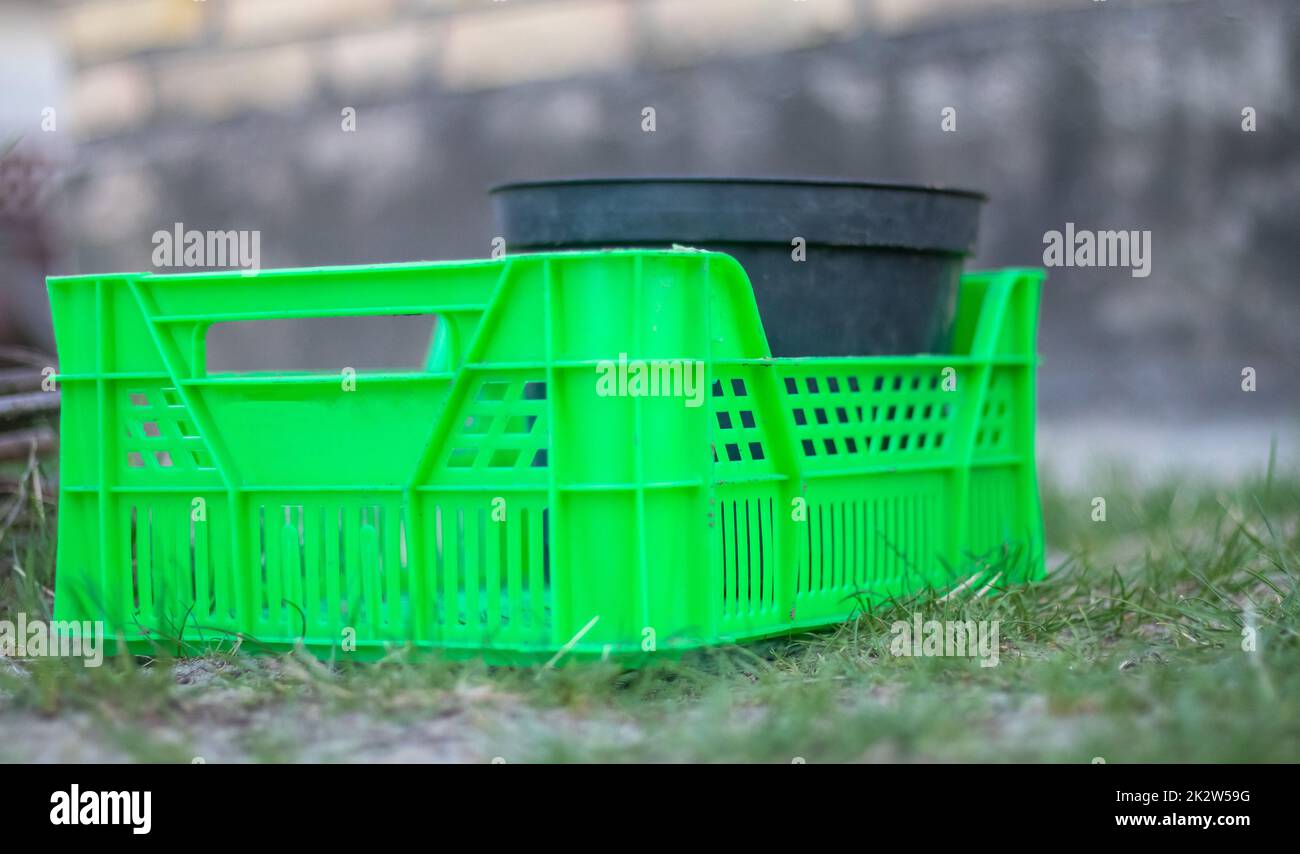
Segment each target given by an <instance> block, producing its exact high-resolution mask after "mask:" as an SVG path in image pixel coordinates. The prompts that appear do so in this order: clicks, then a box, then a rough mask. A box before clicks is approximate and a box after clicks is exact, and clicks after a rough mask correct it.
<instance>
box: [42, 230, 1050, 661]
mask: <svg viewBox="0 0 1300 854" xmlns="http://www.w3.org/2000/svg"><path fill="white" fill-rule="evenodd" d="M1041 281H1042V273H1041V271H1038V270H1028V269H1023V270H1022V269H1016V270H1002V271H997V272H992V273H977V274H971V275H967V276H966V277H965V278H964V279H963V281H962V284H961V289H960V296H959V305H958V313H957V321H956V328H955V334H954V343H953V348H952V353H951V354H949V355H927V356H915V357H874V358H834V359H817V358H801V359H773V358H771V357H770V355H769V350H768V347H767V343H766V339H765V337H764V333H763V327H762V323H761V321H760V319H759V315H758V310H757V307H756V304H755V301H754V296H753V291H752V289H751V287H750V284H749V281H748V279H747V278H746V276H745V273H744V271H743V270H742V268H741V267H740V266H739V264H737V263H736V262H735V261H734V260H733V259H732V258H730V257H729V256H726V255H721V254H716V253H708V252H696V251H614V252H576V253H563V254H551V255H523V256H517V257H508V258H505V259H502V260H496V261H475V262H456V263H417V264H395V265H381V266H365V267H338V268H315V269H301V270H267V271H262V272H260V273H259V274H257V275H255V276H249V275H243V274H241V273H239V272H237V271H236V272H219V273H196V274H175V275H158V274H149V273H145V274H120V275H105V276H76V277H60V278H52V279H50V280H49V290H50V299H51V303H52V307H53V315H54V324H55V332H56V335H57V339H58V345H59V354H60V362H61V370H62V373H61V374H60V376H59V383H60V386H61V389H62V392H63V415H62V431H61V432H62V450H61V461H60V465H61V472H60V481H61V489H60V497H59V518H60V525H59V542H58V576H57V582H56V596H55V612H56V618H57V619H59V620H103V621H105V623H106V626H107V629H108V631H109V633H110V636H114V635H115V636H117V637H120V638H123V639H125V640H126V641H127V643H128V645H129V647H130V649H132V650H134V651H137V652H145V651H149V650H152V649H157V648H158V645H161V646H162V648H166V649H172V650H175V649H178V648H183V649H193V648H195V647H198V646H205V645H207V646H227V647H228V646H230V645H231V644H233V643H236V642H238V643H239V644H240V646H241V648H243V649H245V650H263V649H269V650H281V649H285V648H288V647H292V646H294V645H298V644H302V645H303V646H305V647H306V648H308V649H310V650H311V651H313V652H315V653H317V654H319V655H323V656H332V655H338V656H340V657H342V656H352V657H361V658H367V657H371V658H373V657H376V656H379V655H383V654H385V652H386V651H388V650H390V649H392V648H395V647H401V646H405V645H411V646H413V647H415V648H420V649H440V650H444V651H446V652H447V653H448V654H452V655H483V656H485V657H486V658H488V659H489V660H491V661H497V662H510V661H520V660H536V659H538V658H541V659H545V658H548V657H552V656H554V655H556V654H557V653H560V652H564V653H567V654H569V655H572V656H575V657H591V656H604V655H610V654H615V655H619V656H635V655H638V654H641V653H642V652H645V651H647V650H650V649H653V650H655V651H659V652H664V651H668V650H680V649H683V648H688V647H695V646H702V645H706V644H716V643H722V642H732V641H743V640H747V639H754V638H760V637H764V636H771V635H776V634H782V633H787V632H790V631H791V630H794V629H804V628H811V627H816V626H825V625H828V624H833V623H835V622H837V621H840V620H843V619H844V618H845V617H847V616H849V615H850V614H851V613H853V612H854V611H855V610H856V609H858V608H860V607H862V606H870V605H872V604H873V603H877V602H880V601H882V600H884V599H887V598H890V597H897V596H901V595H906V594H909V593H912V592H915V591H917V590H920V589H922V588H925V587H950V586H952V585H953V584H954V583H957V582H959V581H961V580H964V579H967V578H969V577H970V576H971V575H972V574H975V573H978V574H979V576H980V577H979V578H978V580H977V582H976V583H978V584H980V585H985V584H996V585H1001V584H1002V583H1004V582H1015V581H1021V580H1025V579H1029V578H1033V577H1037V576H1039V575H1040V574H1041V573H1042V570H1043V556H1042V552H1043V548H1042V521H1041V514H1040V510H1039V504H1038V494H1037V486H1036V481H1035V470H1034V457H1033V451H1034V437H1033V431H1034V374H1033V371H1034V366H1035V355H1034V339H1035V327H1036V322H1037V307H1038V298H1039V290H1040V284H1041ZM399 314H400V315H411V314H417V315H436V316H437V317H438V318H439V321H438V326H437V329H438V335H437V336H436V339H437V344H436V346H434V347H432V348H431V353H430V356H429V359H428V364H427V365H426V367H425V369H424V370H421V371H409V372H369V373H368V372H361V373H359V374H358V375H357V377H356V384H355V390H351V391H345V390H344V388H343V386H344V384H343V383H342V382H341V381H340V377H341V374H340V373H328V374H233V373H226V374H209V373H208V372H207V371H206V367H205V361H206V358H205V339H206V335H207V332H208V330H209V329H210V328H211V327H212V326H213V325H214V324H217V323H223V322H234V321H253V320H263V319H277V318H298V317H321V316H339V317H341V316H353V315H399ZM620 358H624V359H626V360H627V361H628V362H629V364H630V365H631V364H635V363H636V362H637V361H638V360H644V361H647V362H648V363H650V364H652V365H654V366H655V367H656V368H662V367H667V366H669V365H670V364H671V361H670V360H684V364H686V365H694V364H695V363H696V362H702V363H703V370H704V372H705V378H706V384H707V385H706V388H707V393H706V394H704V396H703V401H702V405H699V406H692V405H687V403H688V401H687V400H686V399H684V398H683V397H681V396H672V395H669V396H663V395H661V396H657V397H656V396H603V395H602V394H601V393H600V392H601V390H602V389H601V387H600V386H601V383H600V378H601V377H602V376H608V363H609V362H617V361H618V360H620ZM342 367H343V366H340V368H342ZM629 370H631V368H629ZM945 379H950V380H955V388H954V389H951V390H948V389H947V388H946V386H945V382H944V380H945ZM603 390H604V391H609V387H608V386H605V387H604V388H603ZM638 390H639V388H638ZM199 511H201V512H199ZM182 642H183V643H182ZM353 643H355V650H353V649H351V647H352V645H353Z"/></svg>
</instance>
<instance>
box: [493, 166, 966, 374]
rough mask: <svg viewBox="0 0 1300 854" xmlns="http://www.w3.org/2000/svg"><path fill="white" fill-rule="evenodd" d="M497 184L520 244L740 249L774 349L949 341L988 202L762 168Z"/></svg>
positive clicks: (939, 348)
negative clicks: (750, 173)
mask: <svg viewBox="0 0 1300 854" xmlns="http://www.w3.org/2000/svg"><path fill="white" fill-rule="evenodd" d="M492 197H493V207H494V211H495V214H496V220H497V225H498V228H499V229H500V231H499V233H500V234H501V236H503V237H504V238H505V241H506V247H507V250H508V251H512V252H538V251H548V250H556V249H587V248H616V247H636V246H642V247H666V246H671V245H673V244H681V245H685V246H693V247H697V248H704V249H713V250H717V251H719V252H726V253H728V254H730V255H732V256H734V257H735V258H736V259H737V260H738V261H740V263H741V264H742V265H743V266H744V267H745V270H746V272H747V273H748V274H749V279H750V281H751V282H752V283H753V286H754V293H755V296H756V297H757V300H758V307H759V310H760V312H761V313H762V316H763V324H764V327H765V328H766V330H767V337H768V343H769V344H770V345H771V348H772V353H773V355H776V356H849V355H886V354H908V353H923V352H944V351H946V350H947V347H948V340H949V337H950V334H951V329H952V319H953V313H954V310H955V307H956V296H957V280H958V277H959V276H960V275H961V272H962V263H963V260H964V258H965V256H966V255H967V254H969V253H970V252H971V251H972V250H973V249H974V247H975V235H976V229H977V226H978V222H979V212H980V205H981V204H982V203H983V202H984V196H983V195H981V194H979V193H973V192H969V191H965V190H948V189H940V188H933V187H918V186H908V185H899V184H880V183H858V182H848V181H822V180H793V179H766V178H764V179H730V178H618V179H579V180H568V181H538V182H525V183H515V184H505V185H503V186H500V187H496V188H494V189H493V190H492ZM797 238H802V239H803V246H804V251H805V253H806V256H805V260H803V261H796V260H794V252H795V249H796V239H797Z"/></svg>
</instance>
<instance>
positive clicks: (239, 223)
mask: <svg viewBox="0 0 1300 854" xmlns="http://www.w3.org/2000/svg"><path fill="white" fill-rule="evenodd" d="M57 18H58V22H57V23H58V30H59V32H60V34H61V39H62V41H63V44H64V45H65V46H66V51H67V55H68V57H69V63H70V67H71V71H70V85H69V87H68V89H67V91H66V93H65V97H64V98H63V99H62V100H61V102H60V104H59V105H58V106H59V107H60V114H61V115H62V116H64V117H66V123H65V126H66V127H67V128H68V129H69V130H70V131H71V132H72V133H73V134H75V139H76V146H75V148H74V149H73V152H72V153H71V154H70V155H69V157H70V158H71V159H70V162H69V163H68V169H67V172H66V179H65V182H64V184H63V189H62V191H61V193H60V194H59V198H58V220H59V222H60V223H61V231H62V233H63V235H64V236H65V238H66V250H65V251H64V252H63V254H62V255H61V256H60V257H59V259H58V260H57V261H56V264H55V266H56V267H57V268H58V269H59V271H61V272H73V271H77V272H86V271H99V270H121V269H146V268H148V267H149V266H150V253H151V250H152V245H151V242H150V238H151V235H152V234H153V232H154V231H156V230H158V229H170V228H171V227H172V224H173V223H176V222H182V223H184V224H185V226H186V227H187V228H198V229H223V230H224V229H257V230H260V232H261V250H262V259H261V261H262V265H263V266H265V267H270V266H284V265H314V264H349V263H362V262H375V261H396V260H413V259H425V258H456V257H470V256H480V255H485V254H487V252H488V251H489V246H490V243H489V242H490V239H491V237H492V236H493V233H494V232H493V227H492V222H491V216H490V212H489V207H488V201H487V196H486V192H485V191H486V189H487V187H488V186H490V185H492V184H495V183H498V182H501V181H505V180H510V179H520V178H543V177H561V176H571V175H578V174H597V175H606V174H717V175H768V174H780V175H796V176H798V175H819V176H833V177H865V178H881V179H891V180H910V181H920V182H927V183H931V182H937V183H951V184H955V185H959V186H969V187H973V188H977V189H982V190H984V191H986V192H988V193H989V194H990V196H991V202H990V204H989V205H988V206H987V208H986V210H985V217H984V223H983V228H982V238H981V244H980V252H979V255H978V257H977V258H976V259H974V263H975V264H976V265H978V266H992V265H1003V264H1039V263H1041V259H1042V251H1043V235H1044V232H1045V231H1048V230H1051V229H1061V228H1063V227H1064V226H1065V223H1066V222H1074V223H1076V224H1077V225H1078V227H1079V228H1087V229H1096V230H1102V229H1144V230H1150V231H1151V233H1152V241H1153V247H1152V254H1153V260H1152V266H1151V275H1150V276H1149V277H1148V278H1132V277H1130V276H1129V274H1128V271H1127V270H1123V269H1118V270H1117V269H1083V268H1062V269H1056V270H1053V271H1052V273H1051V277H1050V280H1049V284H1048V286H1047V291H1046V294H1045V301H1044V317H1043V328H1042V335H1041V339H1040V347H1041V350H1042V352H1043V354H1044V367H1043V370H1042V373H1041V378H1042V393H1041V400H1042V406H1043V409H1044V411H1045V413H1046V414H1048V415H1049V416H1054V417H1057V418H1061V419H1070V418H1075V417H1082V416H1084V415H1125V416H1127V415H1131V414H1139V415H1143V416H1151V417H1156V418H1171V419H1175V418H1186V419H1195V418H1210V417H1214V418H1219V417H1230V416H1247V417H1254V416H1257V415H1261V414H1268V415H1270V416H1279V415H1281V416H1285V415H1288V414H1294V413H1295V412H1296V411H1297V406H1296V403H1297V401H1300V335H1298V334H1297V332H1296V330H1297V329H1300V289H1297V281H1296V278H1297V274H1296V260H1297V258H1298V257H1300V255H1298V254H1297V248H1296V247H1297V242H1298V241H1297V228H1298V226H1300V144H1298V141H1300V135H1298V133H1297V131H1298V130H1300V127H1298V124H1300V118H1298V116H1300V111H1298V107H1300V104H1298V103H1297V91H1300V86H1298V85H1297V84H1300V51H1298V46H1300V3H1296V2H1295V1H1294V0H1183V2H1126V0H1106V1H1105V2H1094V0H1057V1H1056V2H1049V0H1002V2H998V0H915V1H913V0H802V1H801V0H754V2H710V0H640V2H620V0H504V2H492V0H206V2H192V0H81V1H80V2H64V3H61V4H59V6H58V15H57ZM646 107H653V108H654V110H655V119H656V122H655V124H656V127H655V130H654V132H652V133H649V132H645V131H644V130H643V128H642V114H643V113H642V111H643V109H644V108H646ZM948 107H951V108H952V109H953V110H954V111H955V120H956V130H955V131H952V132H947V131H945V130H943V128H942V126H941V119H942V111H943V110H944V109H945V108H948ZM1247 107H1249V108H1251V109H1253V110H1254V113H1255V116H1256V122H1257V129H1256V130H1255V131H1254V132H1245V131H1243V129H1242V121H1243V118H1242V111H1243V109H1245V108H1247ZM349 108H350V109H352V110H355V117H356V123H355V131H354V132H347V131H345V130H344V129H343V121H342V118H341V117H342V116H343V114H344V111H345V110H347V109H349ZM36 302H37V303H39V302H40V300H39V299H37V300H36ZM263 346H265V347H267V348H268V350H271V349H275V348H281V349H286V348H287V349H297V350H309V351H310V350H316V351H319V352H321V353H322V354H323V357H326V358H327V356H328V349H329V346H330V343H329V341H327V340H325V341H321V340H308V341H285V340H277V341H269V342H265V344H264V345H263ZM1244 366H1251V367H1254V368H1256V370H1257V372H1258V377H1259V379H1258V382H1259V391H1258V392H1257V393H1255V394H1253V395H1246V394H1243V393H1242V392H1241V391H1240V387H1239V384H1240V381H1241V376H1240V374H1241V370H1242V368H1243V367H1244Z"/></svg>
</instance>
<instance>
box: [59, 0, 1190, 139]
mask: <svg viewBox="0 0 1300 854" xmlns="http://www.w3.org/2000/svg"><path fill="white" fill-rule="evenodd" d="M1101 2H1105V0H1101ZM1121 2H1122V0H1112V5H1120V4H1121ZM1177 2H1182V0H1128V1H1127V2H1123V6H1124V7H1125V8H1126V9H1131V8H1132V7H1134V6H1135V5H1168V4H1170V3H1177ZM1096 5H1099V3H1098V0H745V1H744V2H733V0H716V2H709V0H224V1H223V2H195V0H61V2H59V3H57V4H56V6H55V9H56V10H57V18H56V20H55V22H54V26H55V27H56V28H57V33H58V35H59V37H60V38H61V39H62V40H63V42H64V43H65V44H66V45H67V47H68V56H69V60H70V62H71V65H72V68H73V72H72V75H71V76H72V79H71V85H70V90H71V91H70V97H69V116H68V118H69V121H70V122H71V125H70V126H71V127H73V128H74V130H75V132H76V133H77V134H78V136H80V137H82V138H96V137H101V136H105V135H111V134H113V133H116V132H120V131H123V130H127V129H130V128H132V127H136V126H138V125H139V124H141V123H142V122H147V121H165V120H167V119H168V118H169V117H193V118H200V119H205V120H214V119H222V118H229V117H232V116H237V115H239V114H240V113H242V112H245V111H249V110H274V109H283V108H286V107H290V106H292V105H295V104H300V103H303V102H305V101H308V100H310V99H311V98H313V97H316V96H318V95H327V96H341V97H348V96H359V95H371V94H376V93H380V92H382V93H385V94H388V95H392V94H393V93H395V92H398V91H401V90H403V89H416V88H420V87H433V88H437V89H440V90H443V91H449V92H457V91H473V90H479V89H483V88H493V87H502V86H511V85H517V84H520V83H527V82H532V81H539V80H551V79H559V78H565V77H571V76H574V75H579V74H587V73H615V72H620V71H625V70H636V69H653V68H672V67H681V66H686V65H691V64H697V63H700V62H704V61H708V60H711V59H715V58H726V57H735V56H746V55H756V54H768V53H776V52H782V51H790V50H797V49H803V48H810V47H816V46H818V45H825V44H829V43H833V42H837V41H843V40H847V39H851V38H855V37H858V36H861V35H862V34H864V33H878V34H881V35H883V36H890V35H898V34H900V33H905V32H908V31H914V30H920V29H925V28H928V27H933V26H937V25H960V24H961V23H962V22H963V21H967V20H970V19H974V18H978V17H980V16H984V15H989V14H1007V13H1016V14H1025V13H1033V12H1038V11H1043V12H1047V11H1051V12H1060V11H1062V10H1065V9H1076V10H1085V9H1087V8H1088V7H1091V6H1096Z"/></svg>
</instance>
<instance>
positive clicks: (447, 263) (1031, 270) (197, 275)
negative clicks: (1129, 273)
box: [45, 247, 1044, 285]
mask: <svg viewBox="0 0 1300 854" xmlns="http://www.w3.org/2000/svg"><path fill="white" fill-rule="evenodd" d="M682 256H707V257H718V258H727V259H729V260H730V261H732V262H733V263H735V264H736V266H737V267H739V268H740V269H741V270H742V271H743V270H744V267H743V266H742V265H741V264H740V262H739V261H736V260H735V258H734V257H733V256H731V255H729V254H727V253H725V252H712V251H709V250H707V249H694V248H691V247H674V248H671V249H582V250H574V251H567V252H535V253H534V252H530V253H526V254H524V253H520V254H517V255H506V256H504V257H502V258H466V259H454V260H441V261H431V260H422V261H397V262H385V263H378V264H344V265H337V266H315V267H268V268H266V269H256V270H249V269H246V268H237V267H236V268H229V269H223V270H198V271H193V272H183V273H160V272H153V271H121V272H112V273H77V274H73V275H61V276H47V277H46V278H45V281H46V284H47V285H52V284H60V285H91V284H94V283H96V282H99V281H102V280H106V279H135V280H139V279H148V280H151V281H193V282H212V281H236V280H242V279H260V278H266V277H270V278H290V277H297V276H306V275H312V276H316V275H330V276H343V275H356V274H359V273H399V272H412V271H422V270H430V269H452V268H467V267H492V266H499V267H505V266H506V265H508V264H513V263H518V262H519V261H521V260H523V261H524V262H525V263H542V262H545V261H553V260H566V259H573V258H575V257H585V258H595V257H644V258H660V257H682ZM1043 272H1044V271H1043V270H1042V268H1040V267H1030V266H1024V267H1021V266H1012V267H998V268H993V269H988V270H968V271H967V272H966V273H965V275H966V276H967V277H970V276H990V275H995V274H1000V275H1007V274H1015V275H1026V274H1028V275H1042V274H1043ZM746 277H748V273H746Z"/></svg>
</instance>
